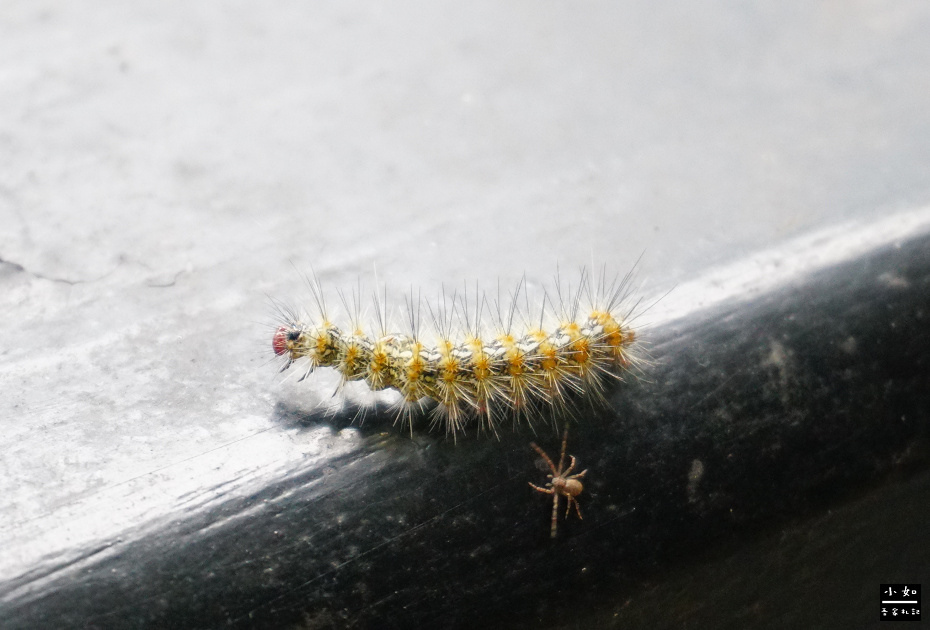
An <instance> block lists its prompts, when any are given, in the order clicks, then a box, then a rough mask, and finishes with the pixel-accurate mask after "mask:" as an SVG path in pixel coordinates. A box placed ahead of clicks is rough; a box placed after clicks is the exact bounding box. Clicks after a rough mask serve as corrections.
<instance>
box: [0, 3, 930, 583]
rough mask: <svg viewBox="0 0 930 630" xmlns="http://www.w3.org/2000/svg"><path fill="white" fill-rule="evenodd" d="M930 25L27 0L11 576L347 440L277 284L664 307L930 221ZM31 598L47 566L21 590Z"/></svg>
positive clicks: (757, 12) (5, 299)
mask: <svg viewBox="0 0 930 630" xmlns="http://www.w3.org/2000/svg"><path fill="white" fill-rule="evenodd" d="M928 32H930V6H928V5H927V4H926V3H923V2H917V1H913V2H899V3H893V4H891V5H889V4H888V3H883V2H867V1H863V2H848V3H836V2H823V3H807V2H775V1H769V2H760V3H754V4H744V3H731V2H719V1H718V2H708V3H703V4H701V5H700V6H694V5H685V4H684V3H610V2H591V3H581V4H579V3H569V2H550V1H545V2H517V3H507V4H505V5H501V4H500V3H491V2H484V3H478V4H471V5H470V6H465V5H461V4H459V3H451V2H448V3H435V2H405V3H400V4H397V5H393V6H390V7H382V6H378V5H375V4H369V3H340V4H339V5H338V6H337V5H312V4H305V3H299V2H284V3H278V4H276V5H274V8H273V9H272V8H271V7H270V6H266V5H258V4H255V3H245V2H235V3H220V2H202V3H186V2H158V3H155V2H152V3H132V4H128V3H119V2H100V3H71V2H61V1H55V0H49V1H44V2H26V1H10V2H6V3H4V4H3V5H2V6H0V164H2V168H0V259H2V264H0V422H2V423H3V430H2V431H0V449H2V455H0V496H2V497H3V501H2V502H0V536H2V538H3V540H4V545H3V550H2V551H0V580H3V581H5V582H8V584H9V583H12V582H10V581H13V582H15V583H16V590H14V591H10V590H8V589H7V590H6V592H5V593H4V594H3V595H4V597H12V596H16V595H18V594H22V589H31V588H41V573H42V567H43V566H50V565H52V564H56V565H57V564H60V563H61V562H62V561H63V560H67V559H69V558H71V559H73V560H74V562H75V563H76V566H79V565H80V561H81V560H82V558H84V557H85V556H84V555H83V554H85V553H86V550H87V549H88V548H94V549H97V550H98V552H99V553H115V552H116V551H117V550H118V548H119V546H120V545H121V544H125V543H127V542H129V541H131V540H132V538H133V537H135V536H140V535H142V533H144V531H146V528H149V527H155V526H156V525H157V523H159V522H160V521H161V520H163V519H167V518H173V517H174V515H176V514H178V513H183V511H184V510H185V509H194V506H198V505H203V504H205V503H209V502H210V501H211V500H213V499H214V498H215V497H217V496H219V495H221V494H222V495H225V496H228V495H229V494H231V493H232V494H234V493H237V492H243V493H244V492H248V491H249V488H250V487H251V486H250V484H254V483H256V480H257V479H258V477H259V476H260V475H263V474H269V471H274V470H275V469H279V468H280V469H288V468H290V467H293V466H296V465H298V464H300V462H305V461H306V460H307V459H308V458H313V457H314V456H316V455H318V454H319V453H321V452H323V451H326V452H328V453H332V452H333V449H336V450H338V449H351V448H352V447H353V445H354V444H355V443H356V442H357V440H358V439H359V437H358V436H357V434H356V433H355V432H354V431H353V430H351V429H348V430H344V431H340V432H335V431H327V430H318V431H314V432H310V433H307V432H305V431H298V430H296V429H289V428H282V427H280V426H277V425H275V424H274V423H273V422H272V421H271V409H272V407H273V405H274V403H275V401H276V400H278V399H279V398H280V397H282V396H297V397H303V399H304V400H305V402H306V404H307V405H308V406H312V405H315V404H331V403H330V402H328V397H329V392H330V388H331V387H332V385H333V384H334V383H335V379H330V380H328V381H327V379H326V377H325V376H324V377H321V378H320V379H313V382H311V383H304V384H301V385H300V386H297V385H296V384H294V383H291V382H286V383H283V384H281V383H280V382H279V381H278V379H277V377H276V375H275V370H274V368H273V367H272V366H271V365H269V364H268V360H269V358H270V356H269V355H270V330H269V328H268V326H269V325H270V323H271V322H272V321H273V315H272V313H271V310H272V309H271V307H270V304H269V300H268V298H267V296H268V295H270V296H275V297H278V298H282V299H285V300H297V301H300V300H301V299H303V298H302V297H301V296H304V297H305V296H306V292H305V291H304V290H303V289H302V287H301V283H302V280H301V277H300V275H299V273H298V272H297V271H295V267H296V269H297V270H300V271H306V270H307V269H309V267H310V266H311V265H312V266H313V268H314V269H315V270H316V272H317V273H318V274H319V276H320V278H321V279H322V281H323V282H324V283H325V284H326V285H327V286H329V287H333V288H338V287H345V286H352V285H354V283H355V282H356V280H357V279H358V278H359V277H361V278H363V279H364V280H365V281H366V282H367V283H369V284H370V283H371V282H372V281H373V279H374V273H375V272H374V268H375V267H376V268H377V275H378V278H379V279H380V280H381V281H384V282H386V283H387V284H388V285H390V286H392V287H395V288H397V289H401V290H402V289H406V288H407V287H408V286H410V285H413V286H418V287H422V289H423V291H424V294H426V295H431V294H433V293H434V292H435V291H437V290H438V289H439V287H440V284H441V283H446V284H451V283H458V282H461V281H463V280H466V279H467V280H477V281H480V282H481V283H482V285H483V286H493V285H494V283H496V281H497V279H498V278H501V279H503V281H504V282H505V284H506V283H510V282H513V281H514V280H515V279H516V278H518V277H519V276H520V275H521V274H523V273H524V272H525V273H526V274H527V278H528V279H529V280H530V281H531V282H533V283H537V284H538V283H540V282H543V281H545V280H547V279H548V278H549V277H550V276H551V275H552V274H553V273H554V271H555V267H556V264H559V265H560V266H562V267H567V268H574V267H576V266H578V265H581V264H586V263H589V262H590V261H591V260H594V261H596V262H597V263H599V264H600V263H605V264H607V265H608V266H609V267H611V268H613V269H617V270H619V271H626V270H627V269H628V268H630V267H631V266H632V265H633V264H634V262H635V261H636V259H637V258H638V257H639V256H640V254H641V253H642V252H645V255H644V256H643V258H642V260H641V262H640V264H639V277H640V279H641V281H642V283H643V285H644V290H645V291H646V292H647V293H655V294H661V293H662V292H664V291H665V290H666V289H668V288H669V287H671V286H672V285H674V284H675V283H679V282H686V281H687V280H688V279H689V278H692V277H694V276H695V275H696V274H698V273H700V272H701V271H702V270H705V269H707V268H710V267H713V266H715V265H718V264H723V263H726V262H728V261H732V260H739V259H746V258H747V257H748V258H751V257H752V256H753V253H754V252H757V251H759V250H761V249H763V248H765V247H766V246H767V245H769V244H770V243H773V242H776V241H780V240H783V239H786V238H789V237H792V236H795V235H801V234H805V233H809V232H812V231H816V230H818V229H822V228H826V227H829V226H831V225H834V224H836V223H839V222H845V221H850V220H854V221H858V222H860V223H864V224H868V223H869V222H872V221H877V220H879V219H885V218H887V217H888V216H889V215H891V214H896V213H908V212H909V211H912V210H914V209H917V208H923V207H926V206H927V204H928V203H930V113H928V112H930V72H928V69H930V39H928V38H927V36H926V34H927V33H928ZM28 575H35V576H39V577H37V578H36V579H28V580H24V579H23V576H28Z"/></svg>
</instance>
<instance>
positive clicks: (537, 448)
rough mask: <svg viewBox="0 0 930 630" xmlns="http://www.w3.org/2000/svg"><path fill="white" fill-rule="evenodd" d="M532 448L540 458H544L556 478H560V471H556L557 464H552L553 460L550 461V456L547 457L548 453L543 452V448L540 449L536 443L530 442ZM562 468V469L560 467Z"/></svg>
mask: <svg viewBox="0 0 930 630" xmlns="http://www.w3.org/2000/svg"><path fill="white" fill-rule="evenodd" d="M530 446H532V447H533V450H535V451H536V452H537V453H539V456H540V457H542V458H543V459H544V460H546V463H547V464H549V468H551V469H552V473H553V474H554V475H555V476H556V477H558V476H559V471H558V470H556V468H555V464H553V463H552V460H551V459H549V456H548V455H546V451H544V450H542V449H541V448H539V447H538V446H536V442H530ZM560 468H561V467H560Z"/></svg>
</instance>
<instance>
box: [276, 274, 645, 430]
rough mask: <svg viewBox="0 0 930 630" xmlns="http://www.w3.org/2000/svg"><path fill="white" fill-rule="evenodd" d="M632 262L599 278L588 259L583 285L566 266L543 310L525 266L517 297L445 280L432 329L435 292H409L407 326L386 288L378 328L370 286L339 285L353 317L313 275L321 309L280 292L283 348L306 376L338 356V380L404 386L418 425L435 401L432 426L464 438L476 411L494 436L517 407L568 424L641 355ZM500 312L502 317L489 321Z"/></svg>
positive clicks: (526, 415) (403, 414) (481, 426)
mask: <svg viewBox="0 0 930 630" xmlns="http://www.w3.org/2000/svg"><path fill="white" fill-rule="evenodd" d="M631 274H632V272H630V273H628V274H627V275H626V276H624V277H623V278H622V279H620V278H619V276H615V277H614V278H613V279H612V280H609V279H608V277H607V274H606V270H605V269H602V270H601V273H600V274H599V275H598V277H597V279H596V280H592V279H591V276H590V275H589V273H588V271H587V270H585V269H582V270H581V274H580V278H579V280H578V283H577V286H576V287H575V288H574V289H573V288H572V286H571V283H568V284H567V285H566V286H565V287H564V288H563V286H562V280H561V278H560V277H559V274H558V273H557V274H556V278H555V287H554V288H555V299H554V300H553V299H552V297H550V294H549V293H548V292H546V291H544V292H543V294H542V298H541V300H540V304H539V307H538V316H537V312H536V309H531V307H530V301H529V300H530V296H529V288H528V286H527V282H526V278H525V277H524V278H522V279H521V280H520V282H519V283H518V284H517V286H516V287H515V288H514V290H513V291H511V292H510V293H509V296H508V297H509V299H506V300H505V299H503V298H502V297H501V289H500V284H498V291H497V298H496V299H494V300H493V301H492V304H491V305H489V303H488V299H487V296H486V295H485V294H484V293H483V292H481V291H479V289H478V286H477V284H476V285H475V290H474V296H473V298H472V297H470V296H469V291H468V286H467V285H465V288H464V290H463V291H462V292H461V294H460V293H459V292H458V291H457V290H456V291H453V292H452V294H451V295H449V294H448V293H447V292H446V290H445V287H443V289H442V292H441V295H440V296H439V299H438V300H437V301H436V302H435V303H427V304H426V313H427V314H428V321H429V323H430V324H431V327H432V337H433V338H432V339H429V338H426V339H425V338H424V337H423V336H422V335H421V324H422V322H423V317H422V316H423V311H424V309H423V306H424V304H423V300H422V299H421V298H420V295H419V293H414V291H413V289H411V290H410V292H409V294H408V295H407V296H406V298H405V306H406V326H405V327H404V329H405V330H403V332H396V331H394V330H391V329H390V328H389V325H388V321H389V313H388V300H387V290H386V289H385V290H384V291H383V293H382V294H381V295H379V294H378V293H377V292H376V293H375V294H374V295H373V299H372V304H373V306H374V310H375V326H374V330H366V329H365V327H364V326H363V323H362V319H363V317H364V314H363V313H362V310H361V295H362V290H361V286H360V285H359V286H358V287H357V288H353V290H352V291H351V295H350V296H348V297H347V296H346V294H345V293H344V292H343V291H338V292H337V293H338V296H339V300H340V301H341V303H342V306H343V308H344V309H345V311H346V314H347V321H346V325H347V326H348V327H347V328H345V329H343V328H342V327H340V326H339V325H337V324H336V323H334V322H333V320H332V319H331V318H330V314H329V312H328V309H327V306H326V298H325V295H324V292H323V288H322V285H321V283H320V280H319V278H318V277H316V276H315V275H314V276H313V278H312V279H311V278H308V279H307V285H308V286H309V288H310V292H311V295H312V298H313V302H314V304H315V307H316V308H315V311H316V312H315V314H314V316H313V317H308V316H306V315H301V314H300V313H298V312H297V311H295V310H293V309H290V308H286V307H284V306H283V305H281V304H280V303H278V302H274V305H275V307H276V308H277V310H278V314H279V318H278V322H277V324H276V326H275V330H274V335H273V337H272V349H273V350H274V353H275V355H276V356H278V357H281V358H282V360H283V361H284V365H283V367H282V368H281V370H282V371H284V370H287V369H288V368H289V367H290V366H291V365H293V364H294V363H295V362H298V361H304V362H306V364H307V367H306V370H305V371H304V373H303V375H302V376H301V377H300V378H299V380H303V379H305V378H306V377H307V376H309V375H310V374H311V373H313V371H314V370H315V369H316V368H320V367H331V368H334V369H335V370H336V371H337V372H338V373H339V374H340V377H341V378H340V384H339V388H338V389H339V391H341V390H342V389H343V388H344V387H345V386H346V385H347V384H348V383H350V382H356V381H364V382H365V383H366V384H367V386H368V387H369V389H371V390H372V391H381V390H386V389H390V390H395V391H396V392H398V393H399V401H398V402H397V404H396V410H395V424H400V425H401V426H404V425H408V426H409V428H410V431H411V434H412V432H413V423H414V420H415V419H416V418H417V417H418V416H421V415H424V411H426V410H427V409H429V407H430V406H432V408H431V409H429V414H428V415H429V420H430V428H431V429H432V428H438V427H442V429H443V430H444V431H445V433H446V434H447V435H448V434H451V435H452V436H453V438H454V437H455V436H457V434H458V433H460V432H462V433H464V432H465V430H466V428H467V427H468V425H469V423H470V422H471V421H473V420H477V424H478V430H479V431H488V432H490V433H493V434H494V435H495V436H496V435H498V429H499V426H500V424H501V422H502V421H503V420H504V419H505V418H507V417H508V416H509V417H511V418H512V419H513V421H514V423H515V424H520V423H524V422H525V423H526V424H528V425H530V426H531V427H532V426H533V423H534V421H536V420H537V419H539V418H543V417H549V418H551V420H552V422H553V423H554V424H557V423H558V422H559V420H560V419H565V418H571V417H573V416H577V415H578V414H577V403H579V402H580V403H582V404H586V405H589V406H590V407H591V408H592V409H594V408H597V407H599V406H603V405H605V404H606V401H607V392H608V389H609V387H610V382H611V381H620V380H623V377H624V375H625V374H627V373H628V372H629V371H630V370H632V369H634V368H636V367H638V364H639V363H640V362H641V361H642V358H641V356H639V355H638V354H637V353H636V350H637V348H636V346H637V345H638V344H637V343H636V339H637V337H636V333H635V332H634V331H633V329H632V328H631V323H632V321H633V319H634V317H633V316H632V313H633V312H634V311H636V310H637V308H638V305H639V303H638V302H637V303H636V304H634V305H633V306H632V307H629V306H628V305H627V302H628V299H629V288H630V287H629V285H630V280H631V277H632V276H631ZM521 294H522V295H521ZM521 299H522V301H523V302H524V303H523V304H522V305H521ZM583 300H586V301H587V304H586V305H584V306H586V307H587V308H588V309H589V310H587V311H584V310H583V304H582V301H583ZM550 306H551V310H552V311H554V315H555V317H554V318H552V319H550V316H549V314H548V313H549V311H547V309H548V308H549V307H550ZM489 314H490V315H492V320H493V321H494V327H493V329H490V328H489V327H488V326H487V324H486V323H485V322H486V321H487V318H486V315H489ZM360 413H361V410H360ZM362 417H364V415H363V416H362Z"/></svg>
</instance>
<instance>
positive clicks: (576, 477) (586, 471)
mask: <svg viewBox="0 0 930 630" xmlns="http://www.w3.org/2000/svg"><path fill="white" fill-rule="evenodd" d="M586 474H588V469H587V468H586V469H584V470H582V471H581V472H580V473H578V474H577V475H572V476H571V477H566V479H581V478H582V477H584V476H585V475H586Z"/></svg>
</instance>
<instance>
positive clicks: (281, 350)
mask: <svg viewBox="0 0 930 630" xmlns="http://www.w3.org/2000/svg"><path fill="white" fill-rule="evenodd" d="M300 334H301V330H300V329H299V328H297V327H296V326H278V329H277V330H276V331H275V333H274V336H273V337H272V338H271V347H272V349H273V350H274V353H275V354H276V355H277V356H279V357H280V356H281V355H283V354H287V353H288V352H291V351H293V349H294V345H295V344H296V343H297V341H298V340H299V339H300ZM292 358H293V357H292Z"/></svg>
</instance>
